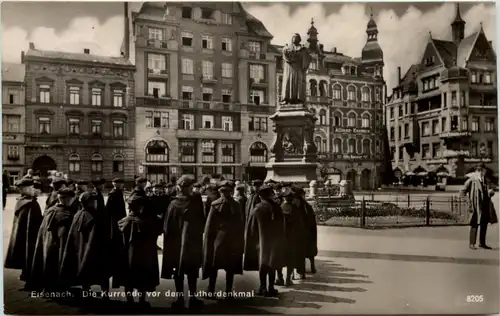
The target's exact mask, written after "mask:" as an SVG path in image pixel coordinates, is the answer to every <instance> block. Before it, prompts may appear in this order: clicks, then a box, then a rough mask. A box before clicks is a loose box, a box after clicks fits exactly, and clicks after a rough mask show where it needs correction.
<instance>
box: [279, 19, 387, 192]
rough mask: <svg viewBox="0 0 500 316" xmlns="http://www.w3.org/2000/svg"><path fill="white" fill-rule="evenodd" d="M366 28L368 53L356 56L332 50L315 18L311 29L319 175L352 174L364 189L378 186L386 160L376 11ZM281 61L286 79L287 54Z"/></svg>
mask: <svg viewBox="0 0 500 316" xmlns="http://www.w3.org/2000/svg"><path fill="white" fill-rule="evenodd" d="M366 33H367V42H366V45H365V46H364V48H363V49H362V52H361V55H362V57H361V58H352V57H349V56H346V55H344V54H341V53H339V52H337V49H336V48H333V50H331V51H326V50H325V49H324V46H323V45H322V44H320V42H319V40H318V34H319V33H318V30H317V29H316V27H315V26H314V22H312V23H311V27H310V29H309V30H308V32H307V34H308V38H307V42H308V45H309V48H310V50H311V52H312V57H313V58H312V62H311V64H310V66H309V70H308V72H307V84H308V86H307V104H308V107H309V108H310V110H311V111H314V112H315V113H316V115H317V118H318V120H317V121H316V130H315V136H314V140H315V143H316V146H317V148H318V157H319V159H320V163H321V168H320V169H319V170H318V176H319V177H320V178H322V179H324V180H327V179H330V180H332V181H333V182H339V181H340V180H345V179H346V180H350V181H351V182H352V183H353V185H354V187H355V188H358V189H373V188H377V187H378V186H379V185H380V175H381V173H382V170H381V167H382V165H383V155H382V152H383V100H384V98H385V81H384V78H383V67H384V61H383V52H382V50H381V49H380V46H379V45H378V41H377V36H378V30H377V24H376V23H375V21H374V19H373V16H371V17H370V20H369V21H368V25H367V29H366ZM277 48H278V49H280V47H277ZM277 63H278V82H281V80H282V79H281V76H282V74H281V73H280V71H281V69H282V67H281V64H282V63H283V61H282V58H281V57H278V61H277ZM278 88H279V89H280V88H281V87H280V85H278Z"/></svg>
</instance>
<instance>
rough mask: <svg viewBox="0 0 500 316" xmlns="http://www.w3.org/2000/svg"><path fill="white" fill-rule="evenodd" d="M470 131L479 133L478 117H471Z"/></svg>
mask: <svg viewBox="0 0 500 316" xmlns="http://www.w3.org/2000/svg"><path fill="white" fill-rule="evenodd" d="M471 130H472V131H473V132H479V117H477V116H473V117H472V119H471Z"/></svg>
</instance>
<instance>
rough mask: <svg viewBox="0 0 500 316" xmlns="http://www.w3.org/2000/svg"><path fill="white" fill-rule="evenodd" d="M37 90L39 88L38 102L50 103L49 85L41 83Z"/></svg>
mask: <svg viewBox="0 0 500 316" xmlns="http://www.w3.org/2000/svg"><path fill="white" fill-rule="evenodd" d="M39 90H40V103H50V86H49V85H41V86H40V88H39Z"/></svg>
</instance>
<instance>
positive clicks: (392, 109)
mask: <svg viewBox="0 0 500 316" xmlns="http://www.w3.org/2000/svg"><path fill="white" fill-rule="evenodd" d="M389 117H390V118H391V119H393V118H394V108H393V107H391V108H390V110H389Z"/></svg>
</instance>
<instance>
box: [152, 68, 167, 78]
mask: <svg viewBox="0 0 500 316" xmlns="http://www.w3.org/2000/svg"><path fill="white" fill-rule="evenodd" d="M148 77H149V78H156V79H168V70H166V69H151V68H148Z"/></svg>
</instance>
